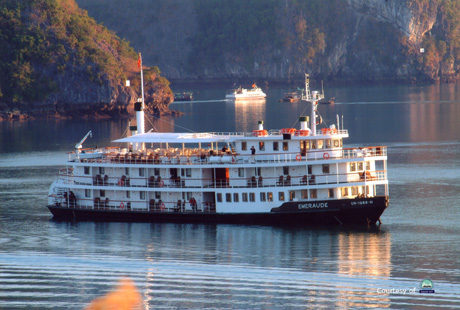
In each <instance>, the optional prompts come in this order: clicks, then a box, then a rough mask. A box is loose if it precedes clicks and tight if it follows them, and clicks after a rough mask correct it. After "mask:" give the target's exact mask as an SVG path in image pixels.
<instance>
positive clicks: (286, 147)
mask: <svg viewBox="0 0 460 310" xmlns="http://www.w3.org/2000/svg"><path fill="white" fill-rule="evenodd" d="M283 151H289V143H288V142H286V141H284V142H283Z"/></svg>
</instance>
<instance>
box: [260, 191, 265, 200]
mask: <svg viewBox="0 0 460 310" xmlns="http://www.w3.org/2000/svg"><path fill="white" fill-rule="evenodd" d="M260 201H265V193H260Z"/></svg>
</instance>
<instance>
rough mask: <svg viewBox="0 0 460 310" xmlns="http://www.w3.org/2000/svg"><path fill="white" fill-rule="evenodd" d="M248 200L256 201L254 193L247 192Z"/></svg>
mask: <svg viewBox="0 0 460 310" xmlns="http://www.w3.org/2000/svg"><path fill="white" fill-rule="evenodd" d="M249 201H250V202H255V201H256V194H254V193H249Z"/></svg>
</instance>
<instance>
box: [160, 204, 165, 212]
mask: <svg viewBox="0 0 460 310" xmlns="http://www.w3.org/2000/svg"><path fill="white" fill-rule="evenodd" d="M160 209H161V211H164V210H165V204H164V203H162V204H161V207H160Z"/></svg>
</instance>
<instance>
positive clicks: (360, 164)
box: [358, 161, 363, 171]
mask: <svg viewBox="0 0 460 310" xmlns="http://www.w3.org/2000/svg"><path fill="white" fill-rule="evenodd" d="M358 171H363V162H362V161H360V162H359V163H358Z"/></svg>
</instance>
